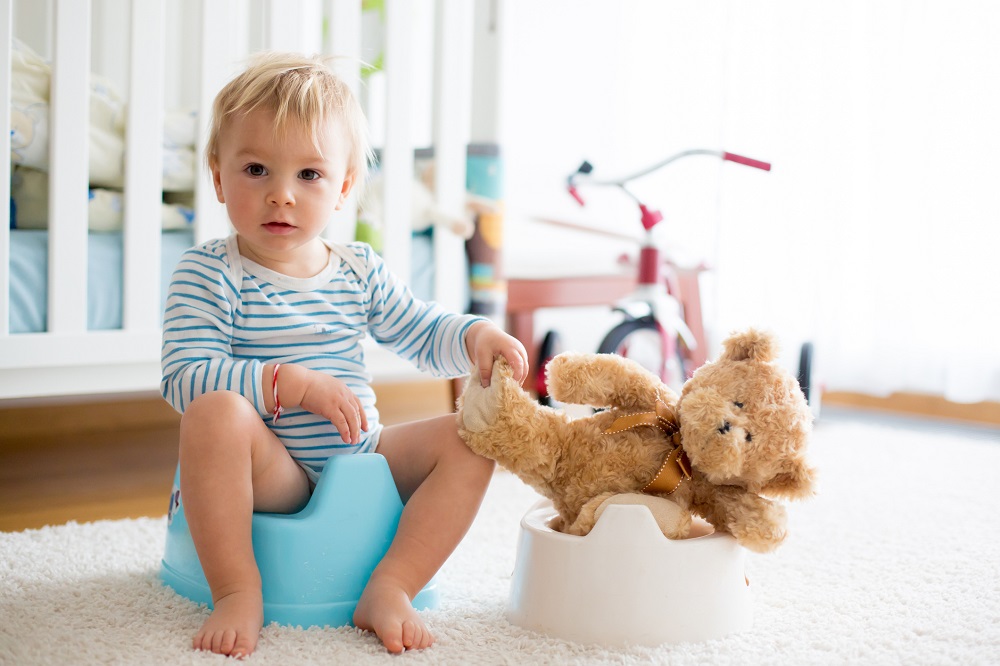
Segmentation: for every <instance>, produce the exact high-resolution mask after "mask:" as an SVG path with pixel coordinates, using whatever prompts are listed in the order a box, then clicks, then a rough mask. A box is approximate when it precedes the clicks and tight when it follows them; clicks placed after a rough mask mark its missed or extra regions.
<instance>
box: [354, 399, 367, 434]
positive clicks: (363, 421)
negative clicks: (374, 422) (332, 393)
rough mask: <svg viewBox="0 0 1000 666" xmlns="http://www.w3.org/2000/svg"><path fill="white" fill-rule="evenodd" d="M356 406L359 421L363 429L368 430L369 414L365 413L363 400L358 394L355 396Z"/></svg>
mask: <svg viewBox="0 0 1000 666" xmlns="http://www.w3.org/2000/svg"><path fill="white" fill-rule="evenodd" d="M354 408H355V409H356V410H357V411H358V421H359V422H360V424H361V430H362V431H363V432H368V415H367V414H365V408H364V407H362V406H361V400H360V399H359V398H358V397H357V396H354Z"/></svg>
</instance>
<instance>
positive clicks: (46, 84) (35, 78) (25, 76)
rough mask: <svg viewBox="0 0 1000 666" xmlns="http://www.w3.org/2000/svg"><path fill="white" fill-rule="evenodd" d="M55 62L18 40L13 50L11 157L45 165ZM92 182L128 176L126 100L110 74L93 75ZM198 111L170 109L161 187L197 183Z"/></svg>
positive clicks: (111, 184)
mask: <svg viewBox="0 0 1000 666" xmlns="http://www.w3.org/2000/svg"><path fill="white" fill-rule="evenodd" d="M51 78H52V65H51V64H50V63H49V62H47V61H46V60H44V59H43V58H42V57H41V56H39V55H38V54H37V53H35V52H34V51H32V50H31V48H29V47H28V46H27V45H26V44H24V43H23V42H21V41H19V40H16V39H15V40H13V47H12V50H11V163H12V164H14V165H20V166H25V167H31V168H34V169H38V170H41V171H47V170H48V167H49V89H50V80H51ZM89 109H90V127H89V137H90V142H89V145H90V155H89V169H90V172H89V173H90V184H91V186H92V187H98V188H121V187H122V186H123V185H124V180H125V168H124V155H125V109H126V106H125V102H124V101H123V100H122V97H121V95H120V94H119V93H118V91H117V90H115V87H114V86H113V85H112V83H111V82H110V81H108V80H107V79H105V78H103V77H101V76H98V75H96V74H92V75H91V77H90V106H89ZM196 132H197V118H196V112H195V111H193V110H182V111H170V112H167V113H166V116H165V122H164V134H163V190H164V191H165V192H181V191H190V190H192V189H194V179H195V161H196V157H195V150H194V145H195V135H196Z"/></svg>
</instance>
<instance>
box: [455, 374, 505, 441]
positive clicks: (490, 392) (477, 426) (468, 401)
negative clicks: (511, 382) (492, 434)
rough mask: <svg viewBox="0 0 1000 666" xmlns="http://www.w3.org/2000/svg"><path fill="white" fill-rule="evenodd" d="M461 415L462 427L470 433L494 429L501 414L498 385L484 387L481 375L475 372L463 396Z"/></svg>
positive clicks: (493, 383)
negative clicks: (480, 378) (480, 380)
mask: <svg viewBox="0 0 1000 666" xmlns="http://www.w3.org/2000/svg"><path fill="white" fill-rule="evenodd" d="M459 413H460V415H461V418H462V426H463V427H464V428H465V429H466V430H468V431H469V432H483V431H486V430H489V429H490V428H492V427H493V426H494V424H495V423H496V421H497V417H498V416H499V414H500V397H499V386H498V383H497V382H492V383H491V384H490V385H489V386H486V387H483V385H482V384H481V383H480V382H479V374H478V373H477V372H475V371H473V374H472V378H471V379H470V380H469V383H468V384H467V385H466V387H465V392H464V393H463V394H462V409H461V411H460V412H459Z"/></svg>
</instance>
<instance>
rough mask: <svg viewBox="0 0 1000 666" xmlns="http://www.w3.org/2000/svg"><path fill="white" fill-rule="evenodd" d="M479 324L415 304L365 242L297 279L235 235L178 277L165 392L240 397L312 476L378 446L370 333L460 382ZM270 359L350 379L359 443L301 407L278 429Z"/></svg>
mask: <svg viewBox="0 0 1000 666" xmlns="http://www.w3.org/2000/svg"><path fill="white" fill-rule="evenodd" d="M479 319H480V318H478V317H473V316H469V315H457V314H452V313H448V312H446V311H444V310H443V309H442V308H441V307H440V306H438V305H437V304H434V303H426V302H423V301H421V300H419V299H417V298H415V297H414V296H413V294H412V293H411V292H410V289H409V288H408V287H407V286H406V284H405V283H404V282H402V281H401V280H399V279H398V278H397V277H396V276H395V275H393V274H392V272H390V271H389V270H388V269H387V267H386V266H385V264H384V262H383V261H382V259H381V258H380V257H379V256H378V255H377V254H375V252H374V251H373V250H372V249H371V247H369V246H368V245H366V244H363V243H352V244H350V245H346V246H341V245H333V244H331V254H330V263H329V264H328V266H327V268H326V269H325V270H323V271H322V272H321V273H319V274H318V275H316V276H313V277H311V278H292V277H288V276H286V275H281V274H279V273H276V272H274V271H272V270H270V269H268V268H265V267H263V266H261V265H259V264H257V263H255V262H253V261H251V260H249V259H247V258H246V257H242V256H240V254H239V250H238V247H237V242H236V236H235V235H233V236H230V237H228V238H224V239H217V240H213V241H209V242H207V243H204V244H202V245H200V246H198V247H195V248H192V249H190V250H188V251H186V252H185V253H184V254H183V255H182V257H181V259H180V262H179V263H178V265H177V268H176V270H175V271H174V274H173V277H172V279H171V283H170V288H169V291H168V295H167V304H166V310H165V312H164V323H163V349H162V357H161V365H162V373H163V379H162V381H161V384H160V388H161V391H162V394H163V397H164V399H166V400H167V401H168V402H169V403H170V404H171V405H172V406H173V407H174V409H176V410H177V411H179V412H183V411H184V409H185V408H186V407H187V406H188V405H190V404H191V402H192V401H193V400H195V399H196V398H197V397H198V396H200V395H202V394H203V393H206V392H209V391H218V390H228V391H234V392H236V393H239V394H241V395H243V396H244V397H245V398H246V399H247V400H248V401H249V402H250V403H251V404H253V406H254V407H255V408H256V410H257V412H258V413H259V414H260V416H261V418H263V419H265V422H266V423H267V424H268V425H269V427H271V429H272V431H273V432H274V433H275V434H276V435H277V436H278V437H279V439H281V440H282V442H283V443H284V444H285V447H286V448H287V449H288V451H289V453H290V454H291V455H292V457H293V458H295V459H296V460H298V461H299V463H300V464H302V465H303V466H304V467H305V468H306V471H307V472H309V473H310V476H311V477H313V478H315V477H317V476H318V472H319V470H321V469H322V466H323V463H324V462H325V461H326V459H327V458H329V456H330V455H334V454H337V453H356V452H363V451H371V450H374V447H375V446H376V445H377V441H378V437H377V434H378V432H379V431H380V429H381V426H380V424H379V420H378V411H377V409H376V407H375V394H374V392H373V391H372V388H371V385H370V383H371V379H372V377H371V375H370V374H369V372H368V370H367V368H366V366H365V359H364V348H363V346H362V344H361V343H362V340H363V339H364V338H365V335H366V334H367V335H370V336H371V337H372V338H373V339H374V340H375V341H376V342H378V343H379V344H381V345H384V346H386V347H387V348H389V349H391V350H392V351H394V352H395V353H397V354H398V355H400V356H401V357H403V358H406V359H408V360H409V361H411V362H413V363H414V364H415V365H416V366H417V367H418V368H420V369H422V370H426V371H428V372H430V373H432V374H434V375H436V376H442V377H457V376H461V375H464V374H467V373H468V372H469V371H470V368H471V366H472V361H471V359H470V358H469V356H468V353H467V351H466V348H465V342H464V340H465V333H466V331H467V330H468V329H469V327H470V326H471V325H472V324H473V323H475V322H476V321H478V320H479ZM267 363H294V364H297V365H302V366H305V367H307V368H310V369H312V370H318V371H320V372H325V373H329V374H332V375H334V376H335V377H337V378H339V379H341V380H342V381H344V382H345V383H347V385H348V386H349V387H350V389H351V390H352V391H353V392H354V393H355V394H356V395H357V396H358V398H359V399H360V400H361V404H362V406H363V408H364V410H365V414H366V416H367V418H368V423H369V428H368V431H367V433H363V438H362V442H361V443H360V444H359V445H350V444H347V443H345V442H344V441H343V440H342V439H341V438H340V436H339V434H338V433H337V431H336V428H334V427H333V426H332V425H331V424H330V423H329V422H328V421H326V420H325V419H323V417H320V416H317V415H314V414H310V413H309V412H306V411H305V410H302V409H300V408H295V409H291V410H287V411H286V412H285V413H284V414H283V415H282V417H281V419H280V420H278V421H277V422H276V423H272V420H271V418H270V415H269V414H268V412H267V410H266V408H265V406H264V399H263V393H262V389H261V387H262V369H263V366H264V365H265V364H267Z"/></svg>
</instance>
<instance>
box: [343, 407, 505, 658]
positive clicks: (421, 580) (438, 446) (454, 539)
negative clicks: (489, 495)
mask: <svg viewBox="0 0 1000 666" xmlns="http://www.w3.org/2000/svg"><path fill="white" fill-rule="evenodd" d="M378 452H379V453H381V454H382V455H384V456H385V457H386V460H387V461H388V463H389V469H390V470H392V476H393V479H394V480H395V482H396V488H397V489H398V490H399V494H400V497H402V498H403V502H404V503H405V507H404V508H403V515H402V517H401V518H400V521H399V528H398V530H397V532H396V536H395V538H394V539H393V542H392V545H391V546H390V547H389V552H387V553H386V555H385V557H384V558H383V559H382V561H381V562H380V563H379V565H378V566H377V567H376V568H375V571H374V573H372V577H371V579H370V580H369V581H368V585H367V586H366V587H365V591H364V593H363V594H362V595H361V600H360V601H359V602H358V607H357V609H356V610H355V612H354V624H355V625H356V626H358V627H359V628H361V629H367V630H369V631H374V632H375V633H376V634H377V635H378V637H379V638H380V639H381V640H382V643H383V644H385V647H386V649H388V650H389V651H390V652H402V651H403V650H404V649H419V648H424V647H427V646H429V645H431V644H432V643H433V642H434V636H433V635H432V634H431V632H430V631H429V630H428V629H427V627H426V626H425V625H424V623H423V621H422V620H421V619H420V616H419V615H418V614H417V612H416V611H415V610H414V609H413V606H412V605H411V601H412V600H413V597H414V596H416V595H417V593H418V592H420V590H421V589H423V587H424V585H426V584H427V582H428V581H429V580H430V579H431V577H432V576H433V575H434V574H435V573H436V572H437V570H438V569H440V568H441V565H442V564H444V562H445V560H446V559H448V556H449V555H450V554H451V553H452V551H454V550H455V547H456V546H457V545H458V543H459V541H461V540H462V537H463V536H465V533H466V532H467V531H468V529H469V526H470V525H471V524H472V520H473V519H474V518H475V516H476V512H477V511H478V510H479V505H480V503H481V502H482V499H483V495H485V494H486V488H487V486H488V485H489V482H490V478H491V476H492V475H493V467H494V463H493V461H492V460H489V459H487V458H483V457H481V456H479V455H476V454H475V453H473V452H472V451H471V450H469V448H468V447H467V446H466V445H465V442H463V441H462V440H461V438H459V436H458V426H457V424H456V421H455V417H454V416H453V415H449V416H442V417H439V418H435V419H428V420H426V421H418V422H416V423H408V424H405V425H398V426H392V427H388V428H386V429H385V430H383V431H382V435H381V437H380V439H379V445H378Z"/></svg>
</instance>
